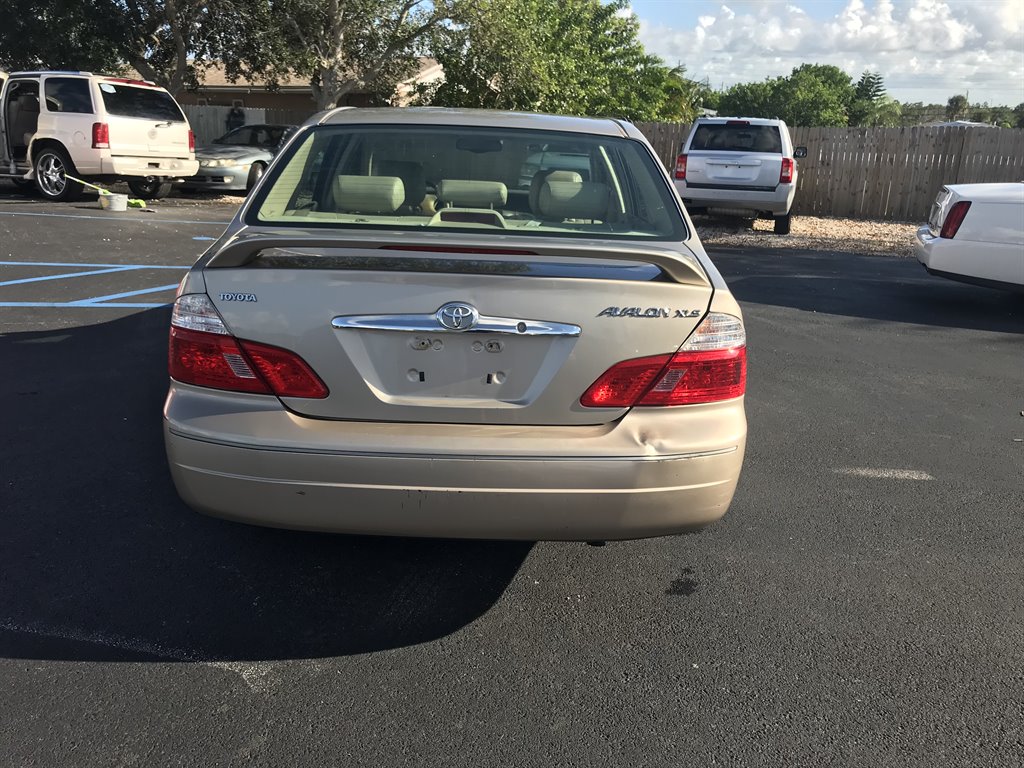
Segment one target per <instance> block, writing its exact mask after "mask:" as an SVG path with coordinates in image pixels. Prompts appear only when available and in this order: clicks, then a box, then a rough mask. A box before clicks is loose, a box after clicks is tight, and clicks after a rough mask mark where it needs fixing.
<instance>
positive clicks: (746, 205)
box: [675, 181, 796, 216]
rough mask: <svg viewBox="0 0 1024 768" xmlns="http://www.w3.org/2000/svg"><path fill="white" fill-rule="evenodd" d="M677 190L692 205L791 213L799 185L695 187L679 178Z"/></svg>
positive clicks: (689, 205)
mask: <svg viewBox="0 0 1024 768" xmlns="http://www.w3.org/2000/svg"><path fill="white" fill-rule="evenodd" d="M675 185H676V191H677V192H678V193H679V196H680V197H681V198H682V199H683V203H684V204H685V205H686V206H687V207H688V208H732V209H740V210H749V211H756V212H758V213H761V212H764V213H771V214H773V215H776V216H782V215H784V214H787V213H789V210H790V208H792V207H793V198H794V197H795V196H796V185H795V184H779V185H778V187H776V188H775V190H774V191H772V192H757V191H754V190H747V189H691V188H689V187H688V186H687V184H686V182H685V181H676V182H675Z"/></svg>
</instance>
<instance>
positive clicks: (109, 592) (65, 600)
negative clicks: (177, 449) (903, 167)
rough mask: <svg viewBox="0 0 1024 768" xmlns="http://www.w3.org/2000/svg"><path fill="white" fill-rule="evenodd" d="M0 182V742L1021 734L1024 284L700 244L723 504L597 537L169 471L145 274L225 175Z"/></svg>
mask: <svg viewBox="0 0 1024 768" xmlns="http://www.w3.org/2000/svg"><path fill="white" fill-rule="evenodd" d="M5 192H6V190H0V371H2V373H3V375H2V376H0V397H2V402H3V403H4V406H5V407H4V409H3V414H2V416H0V425H2V427H0V468H2V471H0V511H2V515H3V517H2V520H3V533H2V535H0V564H2V565H0V689H2V690H3V691H4V695H3V696H2V697H0V712H2V716H0V764H3V765H5V766H6V765H9V766H71V765H74V766H91V765H96V766H101V765H102V766H112V765H117V766H122V765H123V766H136V765H137V766H156V765H174V766H178V765H180V766H199V765H203V766H207V765H209V766H214V765H218V766H219V765H224V766H226V765H267V766H283V765H287V766H298V765H309V766H323V765H339V766H341V765H343V766H364V765H365V766H371V765H372V766H386V765H424V766H448V765H451V766H711V765H720V766H753V765H770V766H816V767H818V766H824V765H849V766H901V767H902V766H929V767H930V766H940V765H941V766H989V765H990V766H1008V765H1019V764H1021V763H1022V762H1024V761H1022V757H1021V756H1022V755H1024V671H1022V670H1024V557H1022V554H1024V545H1022V542H1024V514H1022V510H1024V442H1019V441H1015V438H1018V439H1019V438H1024V417H1022V416H1021V411H1022V410H1024V298H1022V297H1020V296H1014V295H1010V294H1004V293H999V292H995V291H990V290H987V289H982V288H975V287H972V286H967V285H960V284H957V283H952V282H948V281H944V280H941V279H939V278H933V277H931V276H929V275H927V274H926V273H925V272H924V271H923V270H922V269H921V268H920V266H919V265H918V264H917V263H916V262H915V261H913V260H906V259H891V258H884V257H877V256H873V257H868V256H851V255H849V254H833V253H823V252H806V251H803V252H796V251H793V252H787V251H780V250H773V251H753V250H745V251H739V250H722V251H718V252H713V256H714V258H715V260H716V263H717V264H718V265H719V268H720V269H721V270H722V272H723V273H724V274H725V276H726V278H727V280H728V281H729V282H730V285H731V287H732V289H733V291H734V293H735V294H736V295H737V297H738V298H739V300H740V301H741V303H742V305H743V308H744V312H745V316H746V322H747V327H748V334H749V348H750V352H749V354H750V380H749V385H748V396H747V414H748V418H749V422H750V438H749V443H748V453H747V459H746V463H745V466H744V471H743V477H742V479H741V483H740V489H739V491H738V494H737V497H736V500H735V501H734V504H733V507H732V509H731V510H730V512H729V514H728V515H727V517H726V518H725V519H724V520H723V521H722V522H721V523H719V524H718V525H716V526H714V527H712V528H710V529H707V530H705V531H703V532H701V533H699V534H697V535H693V536H686V537H677V538H666V539H658V540H649V541H639V542H626V543H611V544H608V545H607V546H604V547H591V546H587V545H584V544H565V543H539V544H529V543H495V542H457V541H429V540H407V539H371V538H358V537H346V536H326V535H316V534H306V533H295V532H286V531H277V530H264V529H258V528H252V527H246V526H241V525H236V524H232V523H227V522H222V521H218V520H213V519H208V518H205V517H202V516H200V515H197V514H195V513H193V512H191V511H189V510H188V509H187V508H186V507H185V506H184V505H183V504H182V503H181V502H179V501H178V499H177V497H176V495H175V493H174V490H173V487H172V485H171V482H170V478H169V476H168V473H167V471H166V468H165V463H164V455H163V444H162V437H161V433H160V409H161V404H162V398H163V395H164V393H165V390H166V372H165V370H166V359H165V355H166V347H165V342H166V328H167V322H168V317H169V310H168V308H167V307H166V303H167V302H168V301H170V300H171V298H172V297H173V286H174V284H176V283H177V281H178V280H179V279H180V277H181V275H182V274H183V273H184V270H185V268H187V266H188V265H189V264H190V263H191V262H192V260H193V259H194V258H195V257H196V256H197V255H198V254H199V253H200V252H201V251H202V250H203V249H204V247H205V243H207V242H208V239H209V238H211V237H216V236H217V235H218V234H219V232H220V229H221V228H222V227H223V223H224V222H226V221H227V220H228V218H229V217H230V215H231V213H232V209H231V207H230V206H215V205H205V206H204V205H191V204H188V203H168V204H166V205H157V206H154V207H156V208H157V210H156V212H154V213H142V212H132V211H129V212H128V213H126V214H116V215H115V214H103V213H101V212H100V211H98V210H95V204H94V203H92V202H90V201H88V200H87V201H84V202H82V203H79V204H76V205H70V206H69V205H65V206H55V205H49V204H45V203H42V202H40V201H38V200H29V199H23V198H19V197H17V196H15V195H13V194H5Z"/></svg>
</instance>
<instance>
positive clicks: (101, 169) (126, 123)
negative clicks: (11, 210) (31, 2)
mask: <svg viewBox="0 0 1024 768" xmlns="http://www.w3.org/2000/svg"><path fill="white" fill-rule="evenodd" d="M198 170H199V163H198V162H197V161H196V157H195V138H194V136H193V134H192V130H191V128H190V127H189V123H188V120H187V119H186V118H185V115H184V114H183V113H182V111H181V108H180V107H179V106H178V104H177V102H176V101H175V100H174V97H173V96H171V94H169V93H168V92H167V91H166V90H164V89H163V88H160V87H159V86H157V85H155V84H153V83H150V82H148V81H143V80H130V79H126V78H121V77H107V76H105V75H94V74H92V73H91V72H13V73H11V74H7V73H6V72H0V178H9V179H11V180H12V181H14V183H15V184H16V185H18V186H19V187H21V188H23V189H28V188H31V187H32V186H35V187H36V188H37V189H38V190H39V193H40V194H41V195H42V196H43V197H44V198H46V199H48V200H54V201H67V200H74V199H76V198H78V197H79V196H80V195H81V194H82V185H81V184H78V183H76V182H73V181H71V180H70V179H68V178H67V175H68V174H70V175H72V176H75V177H77V178H80V179H84V180H87V181H93V182H95V181H101V182H110V181H119V180H125V181H127V182H128V186H129V187H130V188H131V190H132V192H133V193H134V194H135V195H137V196H139V197H146V198H151V199H153V198H160V197H165V196H166V195H167V194H168V192H170V190H171V183H172V182H174V181H179V180H181V179H183V178H185V177H187V176H192V175H194V174H195V173H196V171H198Z"/></svg>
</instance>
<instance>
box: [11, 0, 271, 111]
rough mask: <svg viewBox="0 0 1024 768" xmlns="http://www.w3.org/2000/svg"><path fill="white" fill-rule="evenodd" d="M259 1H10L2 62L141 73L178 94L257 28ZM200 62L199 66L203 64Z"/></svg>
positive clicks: (28, 65)
mask: <svg viewBox="0 0 1024 768" xmlns="http://www.w3.org/2000/svg"><path fill="white" fill-rule="evenodd" d="M255 8H257V3H256V0H78V2H75V1H74V0H39V1H38V2H36V0H4V2H3V9H4V15H3V16H0V30H3V31H2V32H0V60H2V62H3V63H4V64H6V65H8V66H12V67H35V68H43V69H94V70H98V71H111V70H117V69H120V68H123V67H124V66H125V65H128V66H131V67H133V68H134V69H135V70H136V71H137V72H139V74H141V75H142V76H143V77H144V78H146V79H147V80H152V81H154V82H156V83H158V84H159V85H162V86H164V87H165V88H167V90H169V91H170V92H171V93H173V94H177V93H180V92H181V91H182V90H183V89H184V88H185V87H186V86H189V85H194V84H196V83H197V82H198V79H199V78H200V76H201V73H200V72H199V71H198V70H197V66H201V60H202V59H204V58H211V57H216V58H220V57H222V56H224V55H225V53H227V52H228V51H229V48H227V47H226V44H228V43H230V42H231V41H232V40H237V39H240V38H239V30H240V29H246V28H248V27H249V26H250V24H248V23H246V22H247V21H248V20H249V16H248V14H249V12H250V11H251V10H253V9H255ZM197 62H198V63H197Z"/></svg>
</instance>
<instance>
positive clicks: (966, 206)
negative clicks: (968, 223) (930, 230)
mask: <svg viewBox="0 0 1024 768" xmlns="http://www.w3.org/2000/svg"><path fill="white" fill-rule="evenodd" d="M970 209H971V203H970V201H969V200H961V201H960V202H959V203H953V207H952V208H950V209H949V213H947V214H946V220H945V221H943V222H942V230H941V231H940V232H939V237H944V238H946V239H947V240H952V239H953V238H954V237H956V233H957V232H959V231H960V225H961V224H963V223H964V217H965V216H967V211H969V210H970Z"/></svg>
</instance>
